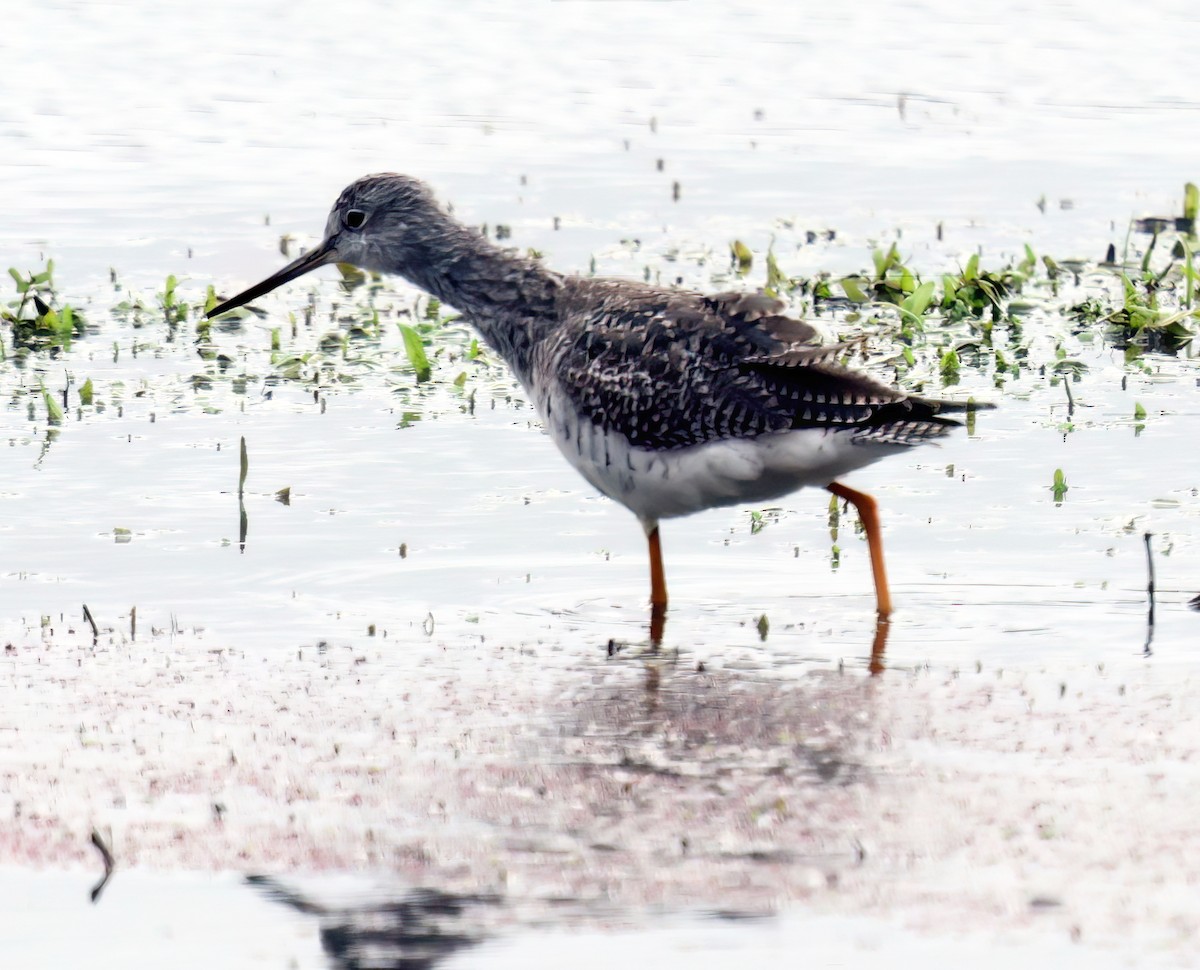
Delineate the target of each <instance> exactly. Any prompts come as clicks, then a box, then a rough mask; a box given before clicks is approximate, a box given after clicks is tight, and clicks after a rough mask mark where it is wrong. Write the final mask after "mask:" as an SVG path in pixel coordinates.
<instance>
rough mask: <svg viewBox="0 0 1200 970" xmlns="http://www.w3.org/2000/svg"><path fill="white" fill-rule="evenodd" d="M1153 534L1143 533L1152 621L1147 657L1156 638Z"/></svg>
mask: <svg viewBox="0 0 1200 970" xmlns="http://www.w3.org/2000/svg"><path fill="white" fill-rule="evenodd" d="M1153 535H1154V533H1153V532H1147V533H1144V534H1143V535H1142V539H1143V540H1144V541H1145V543H1146V568H1147V569H1148V570H1149V573H1150V581H1149V582H1148V583H1147V584H1146V595H1147V596H1148V597H1149V598H1150V616H1149V621H1150V622H1149V626H1148V627H1147V629H1146V646H1145V647H1144V648H1143V649H1142V653H1143V654H1144V655H1145V656H1147V657H1148V656H1150V641H1151V640H1153V639H1154V550H1152V549H1151V548H1150V537H1151V536H1153Z"/></svg>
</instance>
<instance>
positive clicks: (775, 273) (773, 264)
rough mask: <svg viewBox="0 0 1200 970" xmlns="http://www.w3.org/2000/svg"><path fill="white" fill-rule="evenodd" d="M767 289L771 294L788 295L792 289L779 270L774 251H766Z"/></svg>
mask: <svg viewBox="0 0 1200 970" xmlns="http://www.w3.org/2000/svg"><path fill="white" fill-rule="evenodd" d="M767 289H768V290H770V291H771V292H772V293H775V294H779V293H790V292H791V291H792V290H793V289H794V287H793V285H792V281H791V279H790V278H789V277H788V276H786V275H785V274H784V272H783V270H781V269H780V268H779V263H778V261H777V260H776V259H775V250H773V249H768V250H767Z"/></svg>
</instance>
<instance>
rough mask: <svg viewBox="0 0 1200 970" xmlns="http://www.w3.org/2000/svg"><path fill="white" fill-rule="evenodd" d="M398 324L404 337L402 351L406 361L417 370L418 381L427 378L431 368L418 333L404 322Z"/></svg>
mask: <svg viewBox="0 0 1200 970" xmlns="http://www.w3.org/2000/svg"><path fill="white" fill-rule="evenodd" d="M398 326H399V327H400V335H401V336H402V337H403V338H404V351H405V353H407V354H408V362H409V363H410V364H412V365H413V370H415V371H416V372H417V381H418V383H419V382H421V381H427V380H429V375H430V373H431V371H432V368H431V367H430V366H429V358H428V357H427V356H426V355H425V345H424V344H422V343H421V337H420V335H419V334H418V333H417V332H416V331H415V330H414V329H413V328H412V327H410V326H409V325H408V324H406V323H401V324H398Z"/></svg>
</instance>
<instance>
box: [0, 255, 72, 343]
mask: <svg viewBox="0 0 1200 970" xmlns="http://www.w3.org/2000/svg"><path fill="white" fill-rule="evenodd" d="M8 275H9V276H11V277H12V280H13V283H14V285H15V286H16V288H17V299H15V300H11V301H9V302H8V303H7V304H6V305H5V307H4V308H0V321H2V322H4V323H7V324H8V325H9V326H10V327H11V328H12V339H13V346H14V347H19V348H22V349H23V350H38V349H41V348H44V347H69V346H70V344H71V339H72V338H73V337H76V336H78V335H80V334H82V333H83V332H84V319H83V315H82V314H81V313H80V312H79V311H78V310H76V309H75V308H74V307H72V306H71V305H70V304H69V303H62V304H61V305H60V306H59V307H58V308H57V309H55V307H54V304H56V303H59V302H60V301H59V298H58V294H57V292H56V290H55V286H54V261H53V260H47V261H46V268H45V269H43V270H42V271H41V272H36V273H35V272H33V271H28V272H25V273H22V272H21V271H20V270H18V269H16V268H15V267H11V266H10V267H9V270H8Z"/></svg>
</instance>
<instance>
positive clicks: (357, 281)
mask: <svg viewBox="0 0 1200 970" xmlns="http://www.w3.org/2000/svg"><path fill="white" fill-rule="evenodd" d="M337 268H338V272H339V273H341V274H342V280H341V285H342V289H344V290H347V291H349V290H354V289H357V288H358V287H360V286H362V285H363V284H364V283H365V282H366V281H367V274H366V273H364V272H363V271H362V270H361V269H359V268H358V267H357V266H355V265H354V264H353V263H338V264H337Z"/></svg>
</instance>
